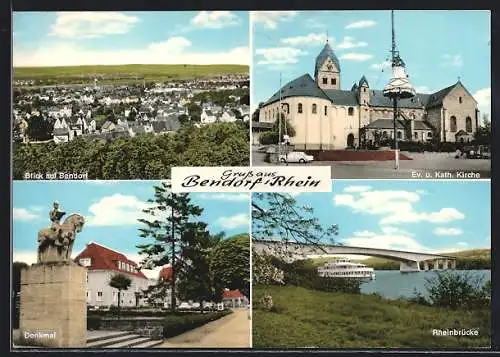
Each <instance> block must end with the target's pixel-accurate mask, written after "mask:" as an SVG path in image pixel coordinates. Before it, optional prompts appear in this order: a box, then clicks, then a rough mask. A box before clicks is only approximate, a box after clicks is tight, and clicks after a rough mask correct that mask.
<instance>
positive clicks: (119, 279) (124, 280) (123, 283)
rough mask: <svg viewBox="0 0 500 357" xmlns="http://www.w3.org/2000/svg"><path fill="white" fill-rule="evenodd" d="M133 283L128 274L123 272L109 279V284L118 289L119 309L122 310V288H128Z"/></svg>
mask: <svg viewBox="0 0 500 357" xmlns="http://www.w3.org/2000/svg"><path fill="white" fill-rule="evenodd" d="M131 284H132V280H130V278H129V277H128V276H126V275H123V274H115V275H114V276H113V277H112V278H111V280H110V281H109V286H111V287H112V288H115V289H118V311H119V310H120V302H121V298H122V290H128V288H130V285H131Z"/></svg>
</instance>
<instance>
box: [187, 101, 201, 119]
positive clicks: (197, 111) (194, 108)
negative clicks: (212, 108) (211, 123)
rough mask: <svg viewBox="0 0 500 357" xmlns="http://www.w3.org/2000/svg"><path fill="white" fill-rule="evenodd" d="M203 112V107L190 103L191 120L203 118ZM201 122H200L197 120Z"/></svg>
mask: <svg viewBox="0 0 500 357" xmlns="http://www.w3.org/2000/svg"><path fill="white" fill-rule="evenodd" d="M202 111H203V110H202V109H201V107H200V106H199V105H198V104H196V103H189V104H188V114H189V117H190V118H191V120H194V119H193V117H199V116H201V112H202ZM197 121H199V120H197Z"/></svg>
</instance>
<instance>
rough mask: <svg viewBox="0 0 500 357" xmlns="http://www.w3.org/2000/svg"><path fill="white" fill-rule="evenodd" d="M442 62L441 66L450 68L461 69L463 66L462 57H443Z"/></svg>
mask: <svg viewBox="0 0 500 357" xmlns="http://www.w3.org/2000/svg"><path fill="white" fill-rule="evenodd" d="M443 59H444V62H443V64H444V65H445V66H452V67H462V66H463V65H464V60H463V58H462V55H460V54H458V55H448V54H447V55H444V56H443Z"/></svg>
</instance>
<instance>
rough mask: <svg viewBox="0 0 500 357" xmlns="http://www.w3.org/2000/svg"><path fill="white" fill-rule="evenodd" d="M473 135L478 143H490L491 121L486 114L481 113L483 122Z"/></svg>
mask: <svg viewBox="0 0 500 357" xmlns="http://www.w3.org/2000/svg"><path fill="white" fill-rule="evenodd" d="M474 137H475V140H476V141H477V143H478V144H491V121H490V120H489V119H488V114H486V113H485V114H483V122H482V124H481V125H480V126H479V128H477V131H476V133H475V135H474Z"/></svg>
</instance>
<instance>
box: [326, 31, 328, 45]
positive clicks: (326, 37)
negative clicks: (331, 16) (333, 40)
mask: <svg viewBox="0 0 500 357" xmlns="http://www.w3.org/2000/svg"><path fill="white" fill-rule="evenodd" d="M326 43H328V30H326Z"/></svg>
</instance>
